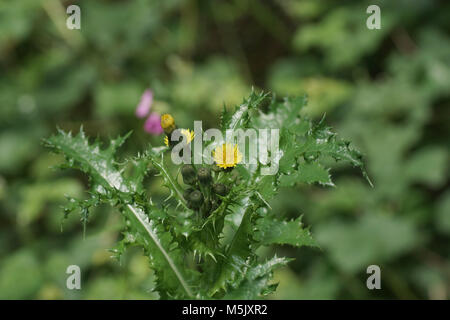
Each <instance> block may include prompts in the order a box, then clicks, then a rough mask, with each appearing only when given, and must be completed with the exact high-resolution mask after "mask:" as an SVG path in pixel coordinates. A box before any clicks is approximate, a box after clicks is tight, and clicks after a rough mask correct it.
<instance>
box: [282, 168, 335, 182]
mask: <svg viewBox="0 0 450 320" xmlns="http://www.w3.org/2000/svg"><path fill="white" fill-rule="evenodd" d="M296 183H308V184H312V183H319V184H321V185H326V186H334V183H333V182H332V181H331V176H330V172H329V169H325V168H324V167H322V165H321V164H320V163H317V162H303V163H301V164H299V165H298V169H297V171H295V172H293V173H291V174H283V175H281V176H280V186H281V187H291V186H293V185H295V184H296Z"/></svg>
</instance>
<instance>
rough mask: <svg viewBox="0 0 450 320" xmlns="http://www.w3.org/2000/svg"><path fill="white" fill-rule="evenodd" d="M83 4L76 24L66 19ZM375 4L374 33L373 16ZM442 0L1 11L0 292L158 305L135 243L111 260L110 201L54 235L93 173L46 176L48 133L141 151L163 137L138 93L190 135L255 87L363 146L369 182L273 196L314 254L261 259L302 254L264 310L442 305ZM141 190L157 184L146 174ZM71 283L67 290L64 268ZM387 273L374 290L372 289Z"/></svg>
mask: <svg viewBox="0 0 450 320" xmlns="http://www.w3.org/2000/svg"><path fill="white" fill-rule="evenodd" d="M70 4H77V5H79V6H80V7H81V30H79V31H77V30H69V29H67V28H66V26H65V23H66V18H67V14H66V12H65V9H66V8H67V6H68V5H70ZM370 4H377V5H379V6H380V8H381V23H382V28H381V29H380V30H368V29H367V28H366V19H367V17H368V16H369V15H368V14H367V13H366V8H367V7H368V5H370ZM449 31H450V3H449V2H448V1H437V0H396V1H392V0H389V1H388V0H386V1H376V0H371V1H343V0H341V1H332V0H298V1H297V0H266V1H256V0H222V1H219V0H215V1H212V0H184V1H183V0H152V1H151V0H148V1H147V0H134V1H126V0H116V1H106V0H96V1H86V0H84V1H81V0H80V1H57V0H20V1H13V0H1V1H0V298H1V299H75V298H77V299H111V298H114V299H140V298H143V299H148V298H150V299H153V298H157V295H156V294H155V293H152V292H151V289H152V286H153V281H152V272H151V270H150V269H149V268H148V267H147V261H146V258H145V257H143V256H142V254H141V252H140V251H139V250H135V251H133V250H131V251H129V252H128V254H127V255H126V257H125V258H124V259H123V260H122V261H121V262H120V263H119V262H118V261H115V260H113V259H111V258H110V255H111V254H110V252H108V250H107V249H108V248H111V247H112V246H113V245H114V243H115V241H116V240H117V239H118V238H120V237H121V235H120V230H121V226H122V221H121V219H120V217H119V214H118V213H117V212H115V211H114V210H112V209H110V208H106V207H105V208H103V207H101V208H99V209H98V210H96V211H95V212H93V214H92V215H91V216H90V222H89V224H88V225H87V230H86V236H85V238H84V239H83V228H82V225H81V223H80V222H79V217H77V216H76V215H74V216H70V217H69V218H68V220H66V221H65V222H64V224H63V231H61V222H62V220H63V211H62V209H61V205H62V204H63V203H64V201H65V195H70V196H74V197H85V196H86V193H85V190H86V185H87V181H86V178H85V177H84V176H82V175H80V174H79V173H77V172H72V171H69V172H64V171H60V170H54V169H52V167H53V166H57V165H58V164H60V163H61V158H60V157H58V156H56V155H53V154H49V153H48V151H47V150H45V149H44V148H43V147H42V145H41V139H42V138H44V137H47V136H49V135H50V134H52V133H54V132H55V130H56V127H57V126H59V127H61V128H63V129H65V130H74V131H77V130H78V128H79V127H80V125H81V124H83V125H84V128H85V130H86V131H87V133H88V134H90V135H92V136H98V137H99V138H100V139H102V140H105V141H106V140H107V139H108V137H113V136H115V135H117V134H124V133H126V132H128V131H130V130H133V131H134V133H133V135H132V137H131V138H130V140H129V142H128V144H126V146H125V147H124V148H123V150H122V152H123V154H124V155H130V154H135V153H137V152H138V151H139V150H141V149H142V148H143V147H144V146H145V145H146V144H147V143H148V142H151V143H153V144H162V136H152V135H149V134H148V133H146V132H145V131H144V130H143V123H144V120H141V119H138V118H136V116H135V108H136V105H137V104H138V102H139V99H140V97H141V95H142V93H143V91H144V90H145V89H146V88H151V89H152V90H153V92H154V97H155V102H154V104H153V107H152V108H153V111H155V112H158V113H165V112H170V113H172V114H173V115H174V116H175V117H176V119H177V122H178V123H179V124H180V125H181V126H184V127H192V121H193V120H203V121H204V127H213V126H214V127H216V126H217V123H218V119H219V118H218V114H219V111H220V110H221V108H222V106H223V105H224V104H225V105H226V106H227V107H232V106H233V105H235V104H238V103H239V102H241V101H242V98H243V97H244V96H245V95H246V94H248V93H249V92H250V91H251V87H252V86H254V87H255V88H257V89H265V90H270V91H271V92H274V93H276V94H277V95H302V94H304V93H307V94H308V96H309V105H308V107H307V108H306V109H305V113H306V114H308V115H309V116H310V117H312V118H314V119H316V120H318V119H320V117H322V115H323V114H324V113H326V115H327V116H326V117H327V121H328V122H329V123H330V124H331V125H332V126H333V127H334V129H335V130H336V131H337V132H338V133H339V134H340V136H341V137H343V138H346V139H350V140H351V141H353V143H354V144H355V145H356V146H357V147H358V148H359V149H360V150H362V151H363V152H364V154H365V155H366V162H367V168H368V172H369V175H370V176H371V178H372V180H373V182H374V185H375V187H374V188H370V186H369V185H368V184H367V182H366V181H365V180H364V179H363V178H362V177H361V175H360V174H359V173H358V172H357V171H356V170H353V169H352V168H349V167H348V166H344V165H339V166H335V169H334V170H333V176H334V179H335V184H336V185H337V187H335V188H325V187H320V186H308V185H306V186H298V188H296V189H292V190H283V191H282V192H281V193H280V195H279V196H278V198H277V199H276V200H275V201H273V203H272V207H273V210H276V211H278V212H280V214H284V215H287V216H298V215H299V214H302V215H303V217H304V221H305V223H306V224H307V225H309V226H311V231H312V233H313V235H314V236H315V238H316V239H317V240H318V242H319V243H320V245H321V248H322V249H321V250H317V249H309V248H301V249H291V248H288V247H277V248H268V249H266V251H262V252H261V254H262V255H264V254H265V253H272V251H277V252H278V254H280V255H286V256H290V257H295V258H296V260H295V261H294V262H293V263H292V264H291V265H290V267H289V268H285V269H282V270H280V271H279V272H277V273H276V275H275V278H276V280H277V281H280V285H279V289H278V291H277V292H276V294H274V295H272V296H271V298H272V299H363V298H368V299H375V298H385V299H448V298H449V297H450V285H449V284H450V280H449V279H450V243H449V240H450V189H449V188H448V187H449V179H448V165H449V136H450V135H449V121H450V111H449V110H450V90H449V89H450V39H449ZM148 188H149V192H150V193H151V194H152V195H153V197H154V198H156V200H157V199H159V198H161V197H162V196H163V195H164V193H165V190H164V189H163V188H162V187H161V181H160V180H158V179H157V178H153V179H149V185H148ZM71 264H77V265H79V266H80V267H81V268H82V290H73V291H70V290H68V289H66V286H65V281H66V277H67V275H66V274H65V270H66V268H67V266H68V265H71ZM371 264H376V265H379V266H380V267H381V284H382V289H381V290H372V291H370V290H368V289H367V288H366V279H367V277H368V275H367V274H366V268H367V266H369V265H371Z"/></svg>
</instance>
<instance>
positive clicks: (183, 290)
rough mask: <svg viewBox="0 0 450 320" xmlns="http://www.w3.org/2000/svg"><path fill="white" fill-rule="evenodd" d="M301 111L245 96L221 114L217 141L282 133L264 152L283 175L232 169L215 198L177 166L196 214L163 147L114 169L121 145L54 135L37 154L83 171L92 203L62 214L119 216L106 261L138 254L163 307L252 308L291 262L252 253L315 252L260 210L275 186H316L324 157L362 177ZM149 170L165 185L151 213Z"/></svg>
mask: <svg viewBox="0 0 450 320" xmlns="http://www.w3.org/2000/svg"><path fill="white" fill-rule="evenodd" d="M264 100H270V102H269V107H268V111H267V112H264V111H263V110H261V107H260V106H261V104H262V103H263V102H264ZM305 102H306V100H305V98H299V99H295V98H294V99H284V100H283V101H278V100H277V99H275V98H269V96H268V95H266V94H263V93H261V94H257V93H252V94H251V95H250V97H249V98H247V99H245V100H244V102H243V103H242V104H241V105H240V106H239V107H237V108H236V110H235V111H234V113H229V112H227V111H226V110H224V112H223V114H222V130H224V131H225V130H229V129H232V130H238V129H248V128H253V129H258V128H260V129H263V128H266V126H268V125H271V126H272V127H279V128H282V132H281V136H280V140H281V143H280V146H279V150H278V151H277V150H271V152H277V153H278V154H277V155H276V156H277V158H279V159H280V160H282V167H281V170H280V172H279V173H276V174H275V175H272V176H267V175H266V176H264V175H262V174H261V167H262V166H263V164H261V163H260V162H258V164H257V165H255V164H246V163H245V162H244V163H242V164H238V166H239V167H240V169H239V175H234V176H232V175H231V172H230V171H231V170H228V169H222V172H221V173H223V176H221V175H217V176H215V175H214V176H215V177H214V180H215V181H216V183H220V184H222V185H223V186H225V190H227V191H226V193H222V194H221V195H219V194H216V193H215V192H214V191H213V189H212V185H211V183H212V182H211V181H210V178H208V177H210V171H209V170H210V169H207V170H208V171H205V167H202V166H199V165H192V169H193V171H192V173H190V172H189V170H192V169H191V167H190V166H189V165H185V166H184V167H183V169H182V174H183V180H184V182H185V183H186V184H187V187H189V186H191V187H196V188H199V191H201V193H202V194H203V199H204V200H203V204H201V206H194V202H193V201H194V200H193V199H192V194H193V192H194V191H189V194H188V195H187V196H186V195H184V194H182V192H181V187H180V185H179V183H178V181H177V180H176V178H174V177H172V176H171V174H170V170H169V168H168V167H167V165H166V164H165V163H164V161H163V157H164V151H166V150H167V149H169V148H168V147H157V148H155V147H151V146H150V147H149V148H148V149H147V150H146V151H145V152H144V153H143V154H141V155H139V156H138V157H136V158H133V159H130V160H126V161H124V162H123V163H119V162H118V161H117V159H115V154H116V151H117V149H118V148H119V147H120V146H121V145H122V144H123V143H124V142H125V139H126V137H127V136H125V137H119V138H117V139H114V140H111V141H110V143H109V146H108V147H107V148H106V149H102V148H101V144H100V142H99V141H95V142H93V143H89V140H88V138H87V137H86V136H85V134H84V132H83V129H81V130H80V133H79V134H78V135H75V136H73V135H72V134H71V133H66V132H64V131H62V130H60V131H59V133H58V135H55V136H52V137H51V138H49V139H47V140H46V141H45V144H46V145H47V146H48V147H49V148H51V149H52V150H53V151H55V152H57V153H61V154H63V155H64V157H65V159H66V162H65V166H67V167H69V168H75V169H79V170H81V171H83V172H84V173H86V174H87V175H88V176H89V180H90V194H91V196H90V198H89V199H87V200H83V201H80V200H75V199H71V200H70V201H69V207H67V208H66V213H67V214H68V213H70V212H72V211H74V210H77V209H78V210H79V211H80V213H81V219H82V221H83V222H84V223H86V220H87V219H88V212H89V210H90V208H91V207H92V206H97V205H99V204H100V203H107V204H109V205H112V206H114V207H117V208H118V209H119V211H120V212H121V213H122V215H123V217H124V219H125V221H126V226H127V227H126V230H125V232H124V239H123V240H121V242H120V245H119V246H116V248H115V249H114V253H115V254H116V255H117V256H119V257H120V255H122V254H123V253H124V250H125V248H126V247H128V246H130V245H139V246H141V247H142V248H143V249H144V252H145V255H146V256H148V257H149V261H150V267H151V268H152V270H154V272H155V275H156V287H155V290H156V291H157V292H158V293H159V295H160V297H161V298H165V299H167V298H200V299H202V298H217V297H222V296H224V295H225V297H226V298H232V297H233V298H238V297H239V298H247V299H254V298H258V297H260V296H262V295H266V294H268V293H270V292H272V291H273V290H274V289H275V287H276V286H274V285H273V284H271V283H270V281H269V280H270V278H271V275H272V271H273V270H274V269H275V268H276V267H279V266H284V265H285V264H286V263H287V262H288V261H289V260H288V259H284V258H277V257H275V258H273V259H270V260H267V261H265V262H259V261H258V260H259V259H258V256H257V255H256V254H255V250H256V249H257V248H258V247H259V246H261V245H265V246H267V245H271V244H290V245H292V246H296V247H300V246H304V245H308V246H316V245H317V244H316V243H315V241H314V240H313V239H312V238H311V235H310V233H309V231H308V230H307V229H304V228H303V227H302V223H301V221H300V219H297V220H295V221H289V222H287V221H280V220H278V219H277V218H276V213H274V212H270V211H269V212H267V209H268V207H269V206H268V203H267V201H269V200H271V198H272V197H273V196H274V195H275V193H276V192H277V190H278V187H279V184H280V180H281V179H282V178H283V177H285V176H287V175H288V174H289V175H293V176H295V177H298V182H308V183H315V182H320V183H323V177H322V171H321V170H317V168H322V167H319V163H320V162H319V161H320V159H321V157H323V156H326V155H330V156H332V157H333V158H334V159H335V160H346V161H349V162H350V163H352V164H354V165H356V166H358V167H361V168H363V164H362V161H361V155H360V154H359V152H358V151H356V150H354V149H352V148H350V144H349V142H345V141H340V140H338V139H337V138H336V135H335V134H334V133H332V132H331V131H330V128H328V127H326V126H324V124H323V120H322V121H321V122H320V123H319V124H317V125H313V124H312V123H311V122H310V121H309V120H308V119H307V118H305V117H300V116H299V113H300V110H301V109H302V108H303V106H304V104H305ZM301 141H302V142H301ZM272 156H273V155H272ZM302 164H303V165H302ZM304 164H317V166H316V167H314V166H309V165H308V166H305V165H304ZM149 165H151V166H153V167H154V168H155V169H156V170H157V171H158V173H159V174H160V175H162V176H163V178H164V185H165V186H166V187H167V188H168V189H169V191H170V196H169V197H168V198H167V199H166V201H165V202H163V203H161V204H159V205H156V204H154V203H153V201H152V200H151V198H150V199H147V196H146V194H145V189H144V187H143V186H142V181H143V177H144V176H145V175H146V174H147V172H148V169H149ZM128 166H131V167H133V169H134V172H133V174H132V175H129V176H128V175H125V170H126V168H127V167H128ZM212 166H213V167H214V166H218V164H213V165H212ZM202 170H203V171H204V172H203V171H202ZM322 170H323V171H325V172H326V173H327V179H328V181H327V183H328V184H332V182H331V178H330V177H329V174H328V169H325V168H323V169H322ZM200 171H202V172H203V173H202V175H200ZM195 174H196V175H198V178H196V179H198V180H195V181H194V180H191V179H190V178H191V175H195ZM300 177H308V179H306V180H305V179H301V178H300ZM187 178H189V180H187ZM293 182H294V183H295V182H296V181H293ZM170 200H174V201H173V202H175V204H176V205H177V208H178V209H177V208H175V210H174V209H173V208H171V207H170V206H169V204H168V202H167V201H170ZM227 215H238V216H240V217H239V219H238V220H240V221H239V223H236V224H234V225H233V227H234V229H235V230H236V231H235V233H234V235H233V236H232V238H231V241H230V242H229V243H226V242H221V241H220V239H221V238H222V237H223V230H224V228H226V227H227V221H226V216H227ZM197 257H198V261H197V260H196V258H197ZM186 261H193V262H192V263H191V264H194V265H193V266H192V265H191V266H189V264H188V263H186Z"/></svg>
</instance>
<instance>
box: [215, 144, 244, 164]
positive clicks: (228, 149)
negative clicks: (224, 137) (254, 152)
mask: <svg viewBox="0 0 450 320" xmlns="http://www.w3.org/2000/svg"><path fill="white" fill-rule="evenodd" d="M213 158H214V161H215V162H216V165H217V166H219V167H221V168H224V169H226V168H232V167H235V166H236V165H237V164H238V163H240V162H241V161H242V153H240V151H239V149H238V146H237V145H232V144H231V143H228V142H227V143H224V144H222V145H221V146H218V147H217V148H216V149H215V150H214V151H213Z"/></svg>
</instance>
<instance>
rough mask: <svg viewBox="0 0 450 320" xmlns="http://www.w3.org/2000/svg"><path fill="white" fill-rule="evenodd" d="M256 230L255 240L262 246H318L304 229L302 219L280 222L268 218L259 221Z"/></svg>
mask: <svg viewBox="0 0 450 320" xmlns="http://www.w3.org/2000/svg"><path fill="white" fill-rule="evenodd" d="M256 230H257V231H256V232H255V235H254V238H255V240H257V241H259V243H261V244H262V245H266V246H267V245H271V244H289V245H292V246H295V247H300V246H313V247H317V246H318V244H317V242H316V241H315V240H314V239H313V238H312V236H311V233H310V232H309V230H308V229H305V228H303V223H302V221H301V217H299V218H297V219H296V220H291V221H279V220H275V219H273V218H272V217H271V216H266V217H263V218H260V219H258V220H257V222H256Z"/></svg>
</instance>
